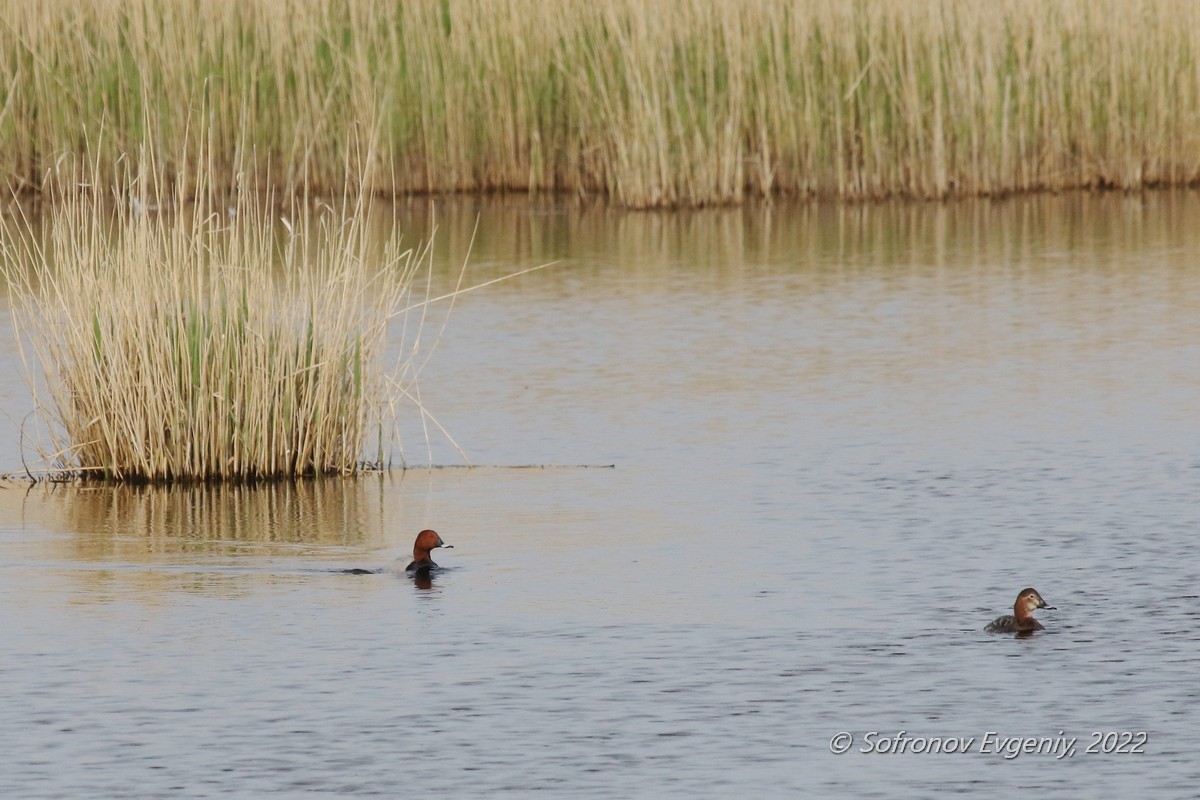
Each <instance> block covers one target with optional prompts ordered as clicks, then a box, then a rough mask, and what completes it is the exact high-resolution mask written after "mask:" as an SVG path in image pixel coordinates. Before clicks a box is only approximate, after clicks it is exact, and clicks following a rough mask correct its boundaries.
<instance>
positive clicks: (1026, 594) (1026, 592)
mask: <svg viewBox="0 0 1200 800" xmlns="http://www.w3.org/2000/svg"><path fill="white" fill-rule="evenodd" d="M1039 608H1048V609H1050V610H1051V611H1054V610H1055V608H1054V606H1048V605H1046V601H1045V600H1043V599H1042V596H1041V595H1040V594H1038V590H1037V589H1034V588H1032V587H1031V588H1029V589H1022V590H1021V593H1020V594H1019V595H1017V602H1015V603H1013V613H1011V614H1005V615H1004V616H1003V617H997V618H996V619H994V620H992V622H991V623H990V624H989V625H988V626H987V627H986V628H984V630H985V631H987V632H988V633H1029V632H1031V631H1041V630H1045V626H1044V625H1042V623H1040V622H1038V621H1037V620H1036V619H1034V618H1033V612H1034V610H1035V609H1039Z"/></svg>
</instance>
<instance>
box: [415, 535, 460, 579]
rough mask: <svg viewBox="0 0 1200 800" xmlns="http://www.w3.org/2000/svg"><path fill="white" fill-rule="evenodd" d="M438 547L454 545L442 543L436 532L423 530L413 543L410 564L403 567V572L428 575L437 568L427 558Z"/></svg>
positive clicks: (431, 560)
mask: <svg viewBox="0 0 1200 800" xmlns="http://www.w3.org/2000/svg"><path fill="white" fill-rule="evenodd" d="M438 547H447V548H450V547H454V545H452V544H446V543H445V542H443V541H442V537H441V536H438V533H437V531H431V530H423V531H421V532H420V533H418V534H417V540H416V541H415V542H413V560H412V563H411V564H409V565H408V566H407V567H405V568H404V571H405V572H410V573H413V574H415V575H421V574H426V575H428V574H429V570H431V569H434V568H435V567H437V564H435V563H433V559H432V558H430V557H429V553H430V552H431V551H433V550H434V549H435V548H438Z"/></svg>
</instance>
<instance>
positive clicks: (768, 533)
mask: <svg viewBox="0 0 1200 800" xmlns="http://www.w3.org/2000/svg"><path fill="white" fill-rule="evenodd" d="M398 213H399V217H400V220H401V225H402V226H403V227H404V229H405V231H406V233H407V235H409V236H411V237H419V236H422V235H425V234H427V232H428V231H429V230H430V227H431V226H432V225H433V224H434V222H436V224H437V228H438V234H437V247H436V249H437V261H438V263H439V264H442V265H445V266H446V270H445V272H444V273H439V275H437V276H436V281H437V284H438V287H444V285H449V284H450V282H451V281H452V280H453V278H454V266H455V265H457V264H460V263H461V262H462V261H463V260H464V259H466V260H467V261H468V263H469V271H468V278H467V280H468V282H472V283H478V282H481V281H486V280H490V279H491V278H494V277H498V276H500V275H503V274H507V273H510V272H513V271H514V270H519V269H524V268H527V267H530V266H536V265H538V264H542V263H546V262H549V261H557V262H558V263H556V264H555V265H554V266H553V267H550V268H547V269H545V270H540V271H538V272H534V273H530V274H527V275H524V276H521V277H519V278H516V279H513V280H511V281H508V282H502V283H498V284H495V285H493V286H489V287H487V288H484V289H481V290H479V291H475V292H471V293H468V294H466V295H462V296H461V297H459V299H458V301H457V303H456V304H455V305H454V308H453V310H452V312H451V313H450V315H449V317H448V319H445V320H444V321H445V327H444V328H442V327H441V324H442V322H443V318H442V316H441V314H443V313H444V310H445V307H444V305H443V306H441V310H440V311H439V314H438V315H435V317H432V318H431V319H430V320H429V321H428V323H427V326H426V335H425V336H424V338H423V343H422V344H423V347H424V352H425V353H426V354H427V355H428V356H429V360H428V362H427V364H426V366H425V368H424V370H423V372H422V375H421V381H420V401H421V403H422V404H423V406H424V407H425V408H426V409H427V410H428V411H429V412H430V413H431V414H432V415H433V416H434V418H436V421H437V423H438V424H440V425H441V426H443V427H444V428H445V429H446V430H447V431H448V432H449V433H450V434H451V435H452V436H453V439H454V441H455V442H457V443H458V445H459V446H461V447H462V449H463V452H464V453H465V457H464V455H463V454H461V453H460V452H459V451H458V450H457V449H456V448H455V446H454V445H453V444H451V443H450V442H449V441H448V440H447V439H446V437H444V436H442V435H441V434H440V433H438V432H437V430H436V428H435V427H434V426H433V425H432V423H430V424H428V425H423V424H422V422H421V417H420V416H419V415H417V414H416V413H409V414H407V415H405V416H404V418H403V420H404V422H403V425H402V428H403V430H402V433H403V435H404V441H405V450H404V454H403V457H404V460H405V461H406V463H408V464H410V465H413V466H423V465H425V464H428V463H433V464H436V465H440V466H444V467H446V468H442V469H434V470H427V469H420V468H417V469H410V470H408V471H406V472H400V471H394V472H392V473H390V474H387V475H384V476H370V477H366V478H363V479H359V480H328V481H320V482H310V483H301V484H291V485H287V486H281V487H259V488H228V487H227V488H197V487H190V488H189V487H180V488H172V489H145V488H128V487H126V488H103V487H77V486H46V485H45V484H39V485H37V486H33V487H32V488H30V487H28V486H27V485H25V484H23V483H20V482H12V483H9V484H7V485H6V486H5V487H4V488H2V489H0V504H2V506H3V511H2V512H0V618H2V619H3V620H4V647H3V648H2V649H0V687H2V688H3V691H2V693H0V752H3V753H4V754H5V755H4V759H3V762H2V763H0V795H3V796H5V797H24V798H35V797H47V798H49V797H64V796H79V797H82V796H87V797H92V798H104V797H158V796H166V795H171V796H196V797H204V796H219V795H230V794H232V795H242V796H258V795H268V794H282V795H300V794H310V793H319V794H320V793H323V794H334V795H339V796H356V795H375V796H384V797H395V796H402V795H406V794H408V793H411V792H414V791H416V792H421V793H424V794H428V795H430V796H435V797H477V796H489V797H525V796H528V795H530V794H533V793H537V792H542V793H545V794H547V795H548V796H551V797H564V796H569V797H596V798H600V797H605V798H607V797H612V798H627V797H645V796H654V797H715V796H726V795H728V794H729V793H730V792H737V793H740V794H745V795H747V796H765V797H781V796H802V795H815V796H853V797H864V798H865V797H889V798H890V797H902V796H929V795H932V794H933V793H935V792H939V793H940V792H943V791H953V792H955V793H957V794H958V795H960V796H965V797H994V796H997V795H1012V794H1015V793H1016V792H1018V791H1033V792H1035V793H1037V794H1038V795H1039V796H1041V797H1078V796H1094V797H1100V796H1112V797H1127V796H1134V795H1138V796H1155V797H1161V796H1183V795H1188V794H1190V793H1191V792H1192V791H1194V787H1195V786H1196V784H1197V783H1198V782H1200V766H1197V760H1196V758H1195V754H1194V753H1193V752H1192V751H1191V750H1190V745H1191V744H1192V742H1193V740H1194V735H1193V734H1194V720H1195V719H1196V716H1197V714H1198V713H1200V690H1197V688H1196V677H1197V674H1200V644H1198V642H1200V637H1198V636H1197V631H1198V628H1200V590H1198V589H1197V588H1196V587H1197V585H1200V538H1198V535H1197V534H1198V533H1200V513H1198V511H1197V502H1196V499H1197V497H1200V426H1198V425H1197V423H1196V409H1197V407H1198V403H1200V270H1197V262H1196V257H1197V253H1200V196H1198V195H1197V194H1194V193H1187V192H1179V193H1166V192H1164V193H1157V194H1146V195H1120V194H1094V195H1061V196H1044V197H1034V198H1025V199H1012V200H1003V201H971V202H963V203H953V204H944V205H943V204H928V205H919V204H918V205H912V204H883V205H869V206H838V205H821V204H817V205H789V204H786V203H776V204H774V205H770V206H751V207H746V208H741V209H711V210H701V211H692V212H685V213H630V212H622V211H617V210H614V209H611V208H606V207H604V206H593V205H589V204H586V203H579V202H562V201H558V200H536V201H530V200H528V199H525V198H518V199H504V198H499V199H494V200H486V201H478V202H477V201H473V200H466V199H463V200H457V201H439V202H438V203H436V204H425V203H418V202H413V203H411V204H408V205H406V206H403V207H401V208H400V209H399V210H398ZM477 221H478V233H477V234H476V235H475V238H474V245H473V246H472V247H471V248H470V253H469V256H468V252H467V251H468V245H469V242H470V240H471V234H472V230H473V229H474V228H475V226H476V223H477ZM435 290H437V287H435ZM2 311H3V315H4V317H5V319H6V320H7V318H8V316H9V311H8V306H7V305H4V307H3V309H2ZM0 330H2V331H3V333H2V335H0V364H2V366H3V375H4V378H3V379H2V381H0V410H3V411H4V412H5V417H4V419H3V421H2V424H0V467H3V468H5V469H9V470H13V469H16V470H19V469H20V467H21V459H20V422H21V419H22V418H23V416H24V415H25V414H26V413H27V412H28V411H29V409H30V408H31V405H32V401H31V400H30V397H29V391H28V389H27V388H26V383H25V380H24V378H23V377H22V374H23V372H22V368H21V362H20V357H19V354H18V353H17V350H16V346H15V340H14V337H13V335H12V333H11V326H8V325H5V326H3V328H0ZM435 341H436V347H435V348H432V349H431V346H432V345H433V344H434V343H435ZM425 428H427V429H428V430H429V431H430V435H429V443H428V445H426V443H425V438H424V434H423V429H425ZM467 462H469V463H471V464H473V465H475V466H474V467H473V468H471V469H467V468H465V467H463V464H465V463H467ZM426 527H431V528H435V529H436V530H438V531H439V532H440V533H441V535H442V537H443V538H444V539H445V540H446V542H447V543H449V544H453V545H454V549H453V550H439V551H436V553H435V556H436V557H437V560H438V562H439V563H440V564H441V565H442V566H443V567H444V569H443V570H442V571H441V572H440V573H437V574H435V575H434V577H433V579H432V580H431V581H430V582H429V583H428V584H422V583H419V582H416V581H414V580H413V579H411V578H408V577H405V576H404V575H396V574H369V575H350V574H344V573H340V572H338V570H342V569H346V568H353V567H368V568H378V567H382V566H384V565H386V564H388V563H390V562H392V561H393V560H394V559H402V560H403V559H404V558H405V556H406V555H407V554H408V553H409V552H410V550H411V545H412V539H413V536H414V535H415V534H416V532H417V531H418V530H420V529H422V528H426ZM1025 586H1034V587H1036V588H1037V589H1039V590H1040V591H1041V593H1042V595H1044V596H1045V598H1046V600H1047V601H1048V602H1049V603H1050V604H1051V605H1053V606H1055V607H1056V609H1055V610H1043V611H1039V612H1038V618H1039V619H1040V620H1041V621H1042V622H1043V623H1044V624H1045V626H1046V630H1045V631H1044V632H1039V633H1038V634H1036V635H1034V636H1032V637H1028V638H1015V637H1013V636H1011V635H989V634H986V633H984V632H983V627H984V625H985V624H987V623H988V622H989V621H990V620H991V619H992V618H994V617H996V616H998V615H999V614H1002V613H1010V612H1011V608H1012V603H1013V600H1014V599H1015V597H1016V595H1017V592H1018V591H1019V590H1020V589H1022V588H1023V587H1025ZM842 732H845V733H846V734H849V736H850V737H851V738H850V739H849V740H846V739H845V738H844V737H843V738H836V739H835V737H836V736H837V734H839V733H842ZM1124 732H1128V734H1129V735H1128V736H1124V737H1123V736H1122V734H1123V733H1124ZM1110 733H1112V734H1114V735H1113V736H1108V735H1107V734H1110ZM1143 733H1144V736H1142V735H1141V734H1143ZM959 739H962V740H963V741H957V740H959ZM967 740H969V741H967ZM1070 740H1076V741H1075V744H1074V748H1073V750H1072V749H1071V748H1070V747H1069V746H1068V743H1069V742H1070ZM1026 741H1029V742H1030V744H1029V745H1027V748H1028V749H1027V750H1026V751H1023V752H1022V751H1021V747H1022V746H1023V745H1025V742H1026ZM839 746H842V747H848V750H849V751H848V752H846V753H844V754H835V753H833V752H832V749H834V748H836V747H839ZM1089 748H1090V749H1091V751H1092V752H1088V750H1089ZM935 750H936V751H939V752H933V751H935Z"/></svg>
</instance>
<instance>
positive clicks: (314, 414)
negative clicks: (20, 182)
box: [0, 159, 430, 482]
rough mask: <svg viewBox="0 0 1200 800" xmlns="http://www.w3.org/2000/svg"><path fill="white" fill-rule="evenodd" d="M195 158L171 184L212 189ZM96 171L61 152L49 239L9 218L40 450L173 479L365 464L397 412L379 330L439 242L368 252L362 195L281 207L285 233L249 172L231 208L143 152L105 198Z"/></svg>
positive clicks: (75, 461) (103, 471) (5, 238)
mask: <svg viewBox="0 0 1200 800" xmlns="http://www.w3.org/2000/svg"><path fill="white" fill-rule="evenodd" d="M126 163H128V162H126ZM204 163H205V162H204V160H203V159H202V160H201V161H200V162H199V164H198V166H196V167H195V170H194V172H193V173H192V174H191V175H188V176H177V179H176V181H177V183H184V184H187V185H191V186H194V187H195V188H196V190H197V194H199V195H200V196H202V197H206V196H210V195H211V194H212V193H211V192H210V191H209V190H210V189H211V187H210V186H209V185H208V182H209V180H210V175H209V173H208V172H206V169H205V166H204ZM95 171H96V170H95V168H93V170H91V171H90V172H89V171H87V170H84V171H82V173H81V171H78V170H75V169H69V168H66V167H64V172H66V174H65V175H63V176H61V178H62V185H73V186H75V187H76V191H73V192H71V193H69V194H65V195H63V196H61V197H59V198H58V202H56V203H55V204H54V205H53V208H52V210H51V217H50V219H49V222H48V229H47V230H46V232H45V234H44V236H43V235H42V234H40V233H39V232H37V231H35V230H34V228H33V226H32V224H30V223H29V222H28V221H25V222H24V223H23V224H22V223H13V222H10V221H4V224H3V228H2V229H0V246H2V251H0V264H2V266H3V272H4V274H5V277H6V278H7V279H8V281H9V283H10V285H11V286H12V288H13V293H14V300H15V302H14V325H15V326H16V327H17V334H18V341H21V340H22V339H24V338H26V337H28V338H29V339H30V340H31V341H32V345H33V348H34V350H35V353H36V356H37V357H38V360H39V361H40V362H41V364H42V365H43V367H44V369H45V370H46V376H45V386H46V387H47V389H46V392H47V394H48V397H47V399H46V400H45V401H44V402H41V404H40V408H39V410H40V411H41V413H42V415H43V416H44V417H45V422H46V428H47V429H48V431H49V432H50V436H51V443H50V445H49V446H48V447H45V448H43V453H42V455H43V456H44V457H46V458H48V459H49V460H51V461H53V462H55V466H56V471H58V472H61V473H66V474H69V475H76V476H81V477H88V478H106V479H115V480H121V481H135V482H136V481H148V482H165V481H178V480H256V479H268V478H280V477H296V476H303V475H317V474H330V473H339V474H350V473H354V472H355V471H356V470H358V469H359V466H360V459H361V458H362V455H363V449H364V445H365V444H366V439H367V437H368V434H369V433H370V432H371V431H372V430H376V431H382V430H384V429H385V428H386V426H387V422H388V420H386V419H385V417H386V416H387V413H388V408H389V403H390V402H391V399H390V398H389V389H388V378H387V376H386V375H385V374H384V370H383V369H382V367H381V364H380V357H381V348H382V346H383V344H384V337H385V333H386V330H387V326H388V323H389V322H390V321H391V320H393V318H394V317H396V316H397V315H398V314H402V312H403V310H404V309H405V308H406V307H409V306H415V307H417V308H421V307H422V304H421V302H419V301H418V302H414V300H413V299H412V296H411V295H412V292H411V289H412V285H413V280H414V278H415V276H416V274H417V272H418V270H420V269H425V268H427V266H428V258H429V253H430V251H429V246H428V245H426V246H425V247H424V248H421V249H419V250H411V249H410V250H401V249H400V247H399V243H398V240H395V239H393V240H391V241H389V242H388V243H387V244H386V245H384V247H383V248H382V252H376V251H375V249H373V248H372V247H371V246H369V244H368V237H367V235H366V230H367V226H368V225H369V217H370V208H369V207H368V203H367V200H366V198H365V196H364V195H362V194H361V193H360V194H357V195H355V194H350V195H347V196H346V198H345V201H344V204H343V208H342V209H341V210H340V213H337V214H327V215H324V216H321V217H320V218H319V219H314V218H313V216H312V215H310V214H307V213H301V214H299V215H297V216H296V217H295V218H294V219H291V220H287V221H286V222H285V224H286V226H287V234H286V235H285V236H283V237H282V239H280V238H278V237H277V235H276V233H275V228H274V227H273V224H272V219H271V216H270V212H269V211H267V210H266V208H267V206H265V205H264V203H262V202H261V197H260V195H259V194H258V193H257V192H256V191H255V187H254V186H252V185H250V184H249V182H248V181H243V182H242V183H241V184H240V188H239V189H238V191H237V192H236V194H235V195H234V200H233V202H232V205H230V206H228V207H226V206H216V207H214V206H212V205H207V204H201V205H198V206H195V207H193V206H190V205H188V204H187V203H185V202H184V201H183V199H182V195H179V194H176V195H175V196H174V199H173V200H170V199H168V195H167V193H166V192H165V191H164V190H163V187H162V185H161V183H160V182H159V181H158V180H157V179H156V178H155V176H156V175H157V174H158V173H157V172H156V171H155V170H154V168H153V167H152V166H150V165H149V162H148V161H143V162H142V163H141V164H139V166H138V167H137V168H136V169H134V170H130V172H128V173H127V174H126V179H125V180H124V181H123V182H122V184H121V191H119V192H118V194H117V202H115V203H114V202H113V199H112V198H111V197H108V196H107V195H106V193H104V192H102V191H98V190H96V189H94V188H92V189H87V188H80V187H88V186H91V187H95V186H96V181H97V176H96V175H95ZM139 193H141V194H142V195H143V196H148V197H149V200H150V201H151V202H150V203H147V202H146V201H142V200H139V199H138V194H139ZM153 203H163V204H164V205H166V204H169V205H170V207H169V208H168V207H164V208H163V209H162V210H161V211H160V212H156V211H153V210H152V209H154V208H155V206H154V205H153ZM130 204H132V206H131V205H130ZM131 209H132V210H131ZM376 249H377V248H376ZM400 388H401V389H405V388H407V387H406V386H401V387H400ZM382 447H383V442H382V440H381V441H380V448H381V450H382ZM380 458H382V453H381V454H380Z"/></svg>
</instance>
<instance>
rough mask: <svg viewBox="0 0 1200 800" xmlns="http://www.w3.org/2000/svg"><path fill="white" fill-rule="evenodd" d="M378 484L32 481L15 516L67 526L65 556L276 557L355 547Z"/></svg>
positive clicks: (376, 502) (377, 497) (376, 523)
mask: <svg viewBox="0 0 1200 800" xmlns="http://www.w3.org/2000/svg"><path fill="white" fill-rule="evenodd" d="M381 493H382V488H381V481H379V480H371V479H363V480H349V479H333V478H331V479H323V480H303V481H284V482H275V483H261V484H253V485H232V484H185V485H174V486H129V485H107V484H106V485H78V484H63V485H50V486H48V487H45V488H43V486H35V487H33V488H32V489H31V490H30V491H29V493H28V494H27V495H26V496H25V499H24V502H23V504H22V506H23V507H22V514H23V515H24V516H25V517H26V519H30V518H33V519H36V520H37V522H38V524H39V526H42V525H44V526H46V527H49V528H51V529H53V530H60V531H64V532H66V533H68V534H70V536H69V537H68V538H65V539H63V540H60V541H61V542H62V543H63V545H64V547H65V548H67V549H69V552H65V553H60V554H59V555H60V556H62V557H65V558H68V559H70V560H82V561H112V560H118V561H122V562H133V563H139V562H150V561H154V560H156V557H157V556H170V557H171V558H172V560H175V561H177V560H178V557H179V556H180V555H189V554H191V555H197V556H236V555H238V554H244V553H254V554H256V555H260V556H261V555H275V554H282V553H287V554H290V555H295V554H296V553H297V551H298V550H299V551H303V550H305V549H309V548H326V547H331V546H347V545H349V546H357V545H362V544H363V543H364V542H367V541H368V540H370V539H372V538H373V537H375V536H377V535H378V532H379V531H380V530H381V528H382V527H383V520H382V513H381V505H382V503H381Z"/></svg>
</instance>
